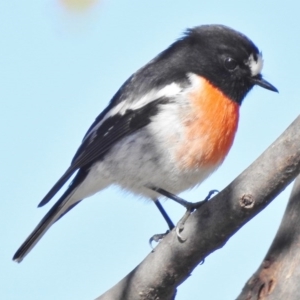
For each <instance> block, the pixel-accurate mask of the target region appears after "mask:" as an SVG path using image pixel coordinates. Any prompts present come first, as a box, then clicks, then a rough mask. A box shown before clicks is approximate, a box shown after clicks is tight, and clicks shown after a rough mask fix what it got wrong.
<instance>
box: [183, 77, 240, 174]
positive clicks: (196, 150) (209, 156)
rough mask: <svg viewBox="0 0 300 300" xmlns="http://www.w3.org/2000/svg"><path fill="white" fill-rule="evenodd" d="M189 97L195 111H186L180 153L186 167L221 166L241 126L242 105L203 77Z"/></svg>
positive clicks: (192, 109) (199, 78)
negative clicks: (238, 127)
mask: <svg viewBox="0 0 300 300" xmlns="http://www.w3.org/2000/svg"><path fill="white" fill-rule="evenodd" d="M197 79H198V80H199V82H198V84H197V88H195V89H193V90H192V91H191V92H190V93H189V94H188V97H189V98H190V102H191V111H190V112H189V113H187V114H186V117H185V119H184V120H183V123H184V125H185V132H184V140H185V142H184V144H182V145H181V147H180V149H179V151H178V153H177V155H178V156H177V157H178V160H179V161H180V162H181V163H180V165H181V166H182V167H183V168H200V167H201V166H202V167H213V166H217V165H219V164H220V163H222V161H223V160H224V158H225V157H226V155H227V153H228V151H229V149H230V148H231V146H232V143H233V140H234V136H235V133H236V130H237V126H238V119H239V105H238V104H237V103H236V102H234V101H232V100H230V99H229V98H228V97H226V96H225V95H224V94H223V93H222V92H220V91H219V90H218V89H217V88H215V87H214V86H213V85H211V84H210V83H209V82H208V81H207V80H206V79H204V78H203V77H200V76H199V77H198V78H197Z"/></svg>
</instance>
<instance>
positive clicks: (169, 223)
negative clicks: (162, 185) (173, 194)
mask: <svg viewBox="0 0 300 300" xmlns="http://www.w3.org/2000/svg"><path fill="white" fill-rule="evenodd" d="M154 203H155V205H156V207H157V208H158V210H159V211H160V213H161V214H162V216H163V217H164V219H165V221H166V222H167V224H168V226H169V229H170V230H172V229H173V228H174V227H175V226H174V223H173V222H172V220H171V219H170V217H169V216H168V214H167V212H166V211H165V209H164V208H163V206H162V205H161V203H160V202H159V200H158V199H154Z"/></svg>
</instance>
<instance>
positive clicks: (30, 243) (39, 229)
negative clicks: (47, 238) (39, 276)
mask: <svg viewBox="0 0 300 300" xmlns="http://www.w3.org/2000/svg"><path fill="white" fill-rule="evenodd" d="M74 192H75V190H74V189H70V188H69V189H68V190H67V191H66V192H65V193H64V194H63V195H62V196H61V198H60V199H59V200H58V201H57V202H56V203H55V204H54V205H53V207H52V208H51V209H50V210H49V211H48V213H47V214H46V215H45V216H44V218H43V219H42V220H41V221H40V223H39V224H38V225H37V226H36V228H35V229H34V230H33V232H32V233H31V234H30V235H29V237H28V238H27V239H26V240H25V242H24V243H23V244H22V245H21V247H20V248H19V249H18V250H17V252H16V253H15V255H14V257H13V260H14V261H16V262H21V261H22V260H23V258H24V257H25V256H26V255H27V254H28V253H29V251H30V250H31V249H32V248H33V247H34V246H35V244H36V243H37V242H38V241H39V240H40V239H41V237H42V236H43V235H44V234H45V233H46V231H47V230H48V229H49V228H50V227H51V225H52V224H53V223H54V222H56V221H57V220H58V219H60V218H61V217H62V216H63V215H64V214H65V213H66V212H68V211H69V210H70V209H71V208H73V207H74V206H75V205H76V204H78V203H79V202H80V200H78V201H74V202H73V201H71V203H70V202H69V200H70V198H71V197H72V195H73V194H74Z"/></svg>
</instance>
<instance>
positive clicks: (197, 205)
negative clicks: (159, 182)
mask: <svg viewBox="0 0 300 300" xmlns="http://www.w3.org/2000/svg"><path fill="white" fill-rule="evenodd" d="M151 189H152V190H153V191H155V192H157V193H159V194H161V195H163V196H165V197H167V198H170V199H172V200H174V201H175V202H177V203H179V204H181V205H182V206H184V207H185V208H186V212H185V214H184V216H183V217H182V218H181V220H180V221H179V222H178V224H177V225H176V235H177V237H178V238H179V239H180V240H181V241H185V239H184V238H183V237H182V236H181V235H180V233H181V232H182V231H183V229H184V224H185V222H186V220H187V219H188V218H189V216H190V215H191V213H192V212H193V211H195V210H196V209H199V208H200V207H201V206H202V205H203V204H204V203H205V202H207V201H208V200H209V199H210V198H211V196H212V195H213V194H215V193H218V192H219V191H218V190H211V191H209V193H208V195H207V196H206V197H205V199H204V200H202V201H198V202H188V201H186V200H184V199H182V198H180V197H178V196H176V195H174V194H172V193H170V192H168V191H166V190H164V189H161V188H157V187H151ZM165 235H166V234H165ZM154 237H155V236H154ZM152 238H153V237H152ZM152 238H151V239H152ZM151 239H150V241H153V240H154V239H152V240H151ZM158 240H160V239H158Z"/></svg>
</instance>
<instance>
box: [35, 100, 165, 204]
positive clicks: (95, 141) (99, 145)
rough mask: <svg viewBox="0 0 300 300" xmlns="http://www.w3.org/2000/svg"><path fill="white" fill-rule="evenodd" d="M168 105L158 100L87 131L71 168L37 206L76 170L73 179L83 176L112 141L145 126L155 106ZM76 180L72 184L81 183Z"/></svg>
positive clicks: (118, 115) (113, 142) (157, 107)
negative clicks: (87, 133) (76, 172)
mask: <svg viewBox="0 0 300 300" xmlns="http://www.w3.org/2000/svg"><path fill="white" fill-rule="evenodd" d="M169 102H170V99H169V98H166V97H161V98H159V99H156V100H154V101H151V102H150V103H148V104H147V105H145V106H143V107H141V108H139V109H135V110H132V109H128V110H127V111H126V112H125V113H124V114H123V115H122V114H116V115H114V116H111V117H108V118H107V119H106V120H105V121H104V122H103V123H102V124H101V126H99V128H97V129H96V130H94V131H91V130H90V132H89V135H86V138H85V139H84V140H83V142H82V144H81V146H80V147H79V149H78V150H77V152H76V154H75V156H74V158H73V161H72V164H71V166H70V167H69V168H68V170H67V171H66V172H65V174H64V175H63V176H62V177H61V178H60V179H59V180H58V182H57V183H56V184H55V185H54V186H53V188H52V189H51V190H50V191H49V192H48V194H47V195H46V196H45V197H44V198H43V200H42V201H41V202H40V204H39V207H40V206H43V205H45V204H46V203H48V202H49V201H50V199H51V198H52V197H53V196H54V195H55V194H56V193H57V191H58V190H59V189H60V188H61V187H62V186H63V185H64V184H65V183H66V181H67V180H68V179H69V178H70V177H71V176H72V174H73V173H74V172H75V171H76V170H78V169H80V171H79V172H78V174H77V175H76V177H78V176H80V177H82V176H84V177H85V176H86V175H87V169H88V168H89V167H90V166H91V165H92V164H93V163H95V162H96V161H97V160H99V159H101V158H103V157H104V155H105V154H106V153H107V151H108V150H109V149H110V148H111V147H112V146H113V145H114V144H115V143H116V142H118V141H119V140H120V139H122V138H123V137H125V136H127V135H128V134H131V133H133V132H135V131H137V130H139V129H141V128H143V127H144V126H146V125H147V124H149V122H150V120H151V117H153V116H154V115H156V114H157V112H158V110H159V106H160V105H163V104H166V103H169ZM78 179H79V178H77V180H75V181H76V182H78V181H81V180H78Z"/></svg>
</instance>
